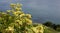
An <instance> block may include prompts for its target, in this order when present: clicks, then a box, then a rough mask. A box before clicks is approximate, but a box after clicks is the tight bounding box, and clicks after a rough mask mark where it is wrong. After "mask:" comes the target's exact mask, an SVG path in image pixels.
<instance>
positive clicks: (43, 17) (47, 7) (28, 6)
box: [0, 0, 60, 24]
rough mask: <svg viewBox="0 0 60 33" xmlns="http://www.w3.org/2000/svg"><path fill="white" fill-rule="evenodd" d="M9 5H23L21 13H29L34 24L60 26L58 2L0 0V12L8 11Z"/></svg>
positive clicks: (44, 0) (55, 0) (46, 0)
mask: <svg viewBox="0 0 60 33" xmlns="http://www.w3.org/2000/svg"><path fill="white" fill-rule="evenodd" d="M10 3H21V4H23V6H22V9H23V11H24V12H25V13H30V14H31V15H32V19H33V21H34V22H38V23H44V22H46V21H52V22H53V23H56V24H60V0H0V10H1V11H6V10H8V9H10V8H9V5H10Z"/></svg>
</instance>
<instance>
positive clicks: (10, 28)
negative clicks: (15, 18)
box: [6, 27, 14, 31]
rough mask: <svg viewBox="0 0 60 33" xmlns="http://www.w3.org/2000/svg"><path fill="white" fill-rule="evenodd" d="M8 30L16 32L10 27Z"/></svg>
mask: <svg viewBox="0 0 60 33" xmlns="http://www.w3.org/2000/svg"><path fill="white" fill-rule="evenodd" d="M6 30H9V31H14V28H13V27H8V28H7V29H6Z"/></svg>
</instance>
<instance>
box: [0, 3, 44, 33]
mask: <svg viewBox="0 0 60 33" xmlns="http://www.w3.org/2000/svg"><path fill="white" fill-rule="evenodd" d="M21 6H22V4H19V3H17V4H13V3H12V4H11V8H12V10H7V12H8V13H4V12H2V15H5V14H6V16H5V17H3V18H1V17H0V20H4V19H5V20H4V23H5V22H6V24H5V25H7V24H8V27H7V28H6V31H7V32H8V33H9V31H10V32H11V33H13V32H15V29H16V30H18V29H20V30H19V31H18V32H21V31H22V32H23V33H43V31H44V29H43V26H42V25H41V24H38V25H37V26H36V27H34V26H33V25H32V20H31V18H32V16H31V15H30V14H25V13H23V12H22V8H21ZM2 22H3V21H2ZM28 30H29V31H28Z"/></svg>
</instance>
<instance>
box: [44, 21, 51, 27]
mask: <svg viewBox="0 0 60 33" xmlns="http://www.w3.org/2000/svg"><path fill="white" fill-rule="evenodd" d="M43 24H44V25H46V26H48V27H51V26H52V22H51V21H47V22H45V23H43Z"/></svg>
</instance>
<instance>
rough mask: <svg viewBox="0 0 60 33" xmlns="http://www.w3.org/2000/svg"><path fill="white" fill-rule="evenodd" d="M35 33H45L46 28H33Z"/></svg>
mask: <svg viewBox="0 0 60 33" xmlns="http://www.w3.org/2000/svg"><path fill="white" fill-rule="evenodd" d="M31 29H32V30H33V31H34V32H35V33H43V32H44V28H43V26H42V25H38V26H36V27H32V28H31Z"/></svg>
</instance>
